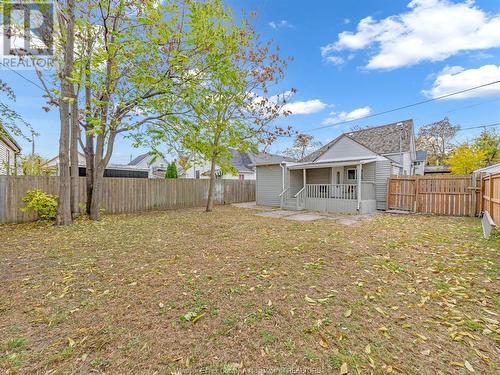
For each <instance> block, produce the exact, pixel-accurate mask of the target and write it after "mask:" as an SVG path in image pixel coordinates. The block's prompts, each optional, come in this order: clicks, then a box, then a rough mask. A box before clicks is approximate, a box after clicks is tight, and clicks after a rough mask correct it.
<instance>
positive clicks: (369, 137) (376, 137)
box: [300, 120, 413, 162]
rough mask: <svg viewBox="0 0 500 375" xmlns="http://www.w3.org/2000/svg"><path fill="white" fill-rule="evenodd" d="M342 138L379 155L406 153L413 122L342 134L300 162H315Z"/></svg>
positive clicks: (408, 147)
mask: <svg viewBox="0 0 500 375" xmlns="http://www.w3.org/2000/svg"><path fill="white" fill-rule="evenodd" d="M344 136H346V137H349V138H351V139H352V140H354V141H356V142H358V143H359V144H361V145H363V146H365V147H366V148H368V149H369V150H371V151H373V152H375V153H377V154H380V155H385V154H393V153H394V154H395V153H399V152H406V151H410V147H411V139H412V136H413V120H404V121H398V122H395V123H392V124H386V125H380V126H374V127H371V128H366V129H361V130H357V131H353V132H348V133H344V134H342V135H340V136H338V137H337V138H335V139H334V140H333V141H331V142H329V143H327V144H326V145H324V146H323V147H321V148H319V149H318V150H316V151H314V152H312V153H311V154H309V155H307V156H306V157H304V158H303V159H302V160H300V161H301V162H311V161H315V160H316V159H318V158H319V157H320V156H321V155H323V154H324V153H325V152H326V151H327V150H328V149H329V148H331V147H332V146H333V145H334V144H335V143H336V142H337V141H338V140H339V139H340V138H342V137H344Z"/></svg>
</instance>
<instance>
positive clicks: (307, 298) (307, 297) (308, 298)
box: [305, 294, 316, 303]
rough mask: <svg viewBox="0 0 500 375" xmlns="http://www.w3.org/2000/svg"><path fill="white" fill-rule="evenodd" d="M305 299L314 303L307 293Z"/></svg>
mask: <svg viewBox="0 0 500 375" xmlns="http://www.w3.org/2000/svg"><path fill="white" fill-rule="evenodd" d="M305 298H306V301H307V302H309V303H316V301H315V300H313V299H312V298H311V297H309V296H308V295H307V294H306V297H305Z"/></svg>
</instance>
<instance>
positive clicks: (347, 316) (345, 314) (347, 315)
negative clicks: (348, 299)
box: [344, 309, 352, 318]
mask: <svg viewBox="0 0 500 375" xmlns="http://www.w3.org/2000/svg"><path fill="white" fill-rule="evenodd" d="M351 314H352V310H351V309H349V310H346V311H345V313H344V316H345V317H346V318H349V317H350V316H351Z"/></svg>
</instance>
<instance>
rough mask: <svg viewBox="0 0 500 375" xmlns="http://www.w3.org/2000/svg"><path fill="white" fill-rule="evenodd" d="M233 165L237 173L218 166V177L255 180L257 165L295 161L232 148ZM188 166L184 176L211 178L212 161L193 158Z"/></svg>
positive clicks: (279, 156)
mask: <svg viewBox="0 0 500 375" xmlns="http://www.w3.org/2000/svg"><path fill="white" fill-rule="evenodd" d="M230 151H231V154H232V160H231V165H232V166H233V167H234V168H235V169H236V174H234V175H233V174H231V173H222V171H221V170H220V168H219V167H217V168H216V172H215V175H216V177H217V178H221V179H224V180H255V179H256V172H255V166H256V165H257V164H264V163H269V162H271V163H281V162H283V161H293V159H291V158H287V157H284V156H281V155H273V154H269V153H266V152H257V153H254V152H240V151H238V150H236V149H231V150H230ZM188 165H189V166H188V168H187V169H186V170H185V171H184V172H183V173H182V174H180V176H181V177H183V178H202V179H203V178H210V166H211V164H210V162H209V161H205V160H202V159H196V158H192V160H190V161H189V162H188Z"/></svg>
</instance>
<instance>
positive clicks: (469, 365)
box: [464, 360, 476, 372]
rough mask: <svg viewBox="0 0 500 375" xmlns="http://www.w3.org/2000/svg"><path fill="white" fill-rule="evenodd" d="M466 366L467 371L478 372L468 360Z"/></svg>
mask: <svg viewBox="0 0 500 375" xmlns="http://www.w3.org/2000/svg"><path fill="white" fill-rule="evenodd" d="M464 365H465V368H466V369H467V370H469V371H470V372H476V371H475V370H474V367H472V365H471V364H470V363H469V361H467V360H466V361H465V362H464Z"/></svg>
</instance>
